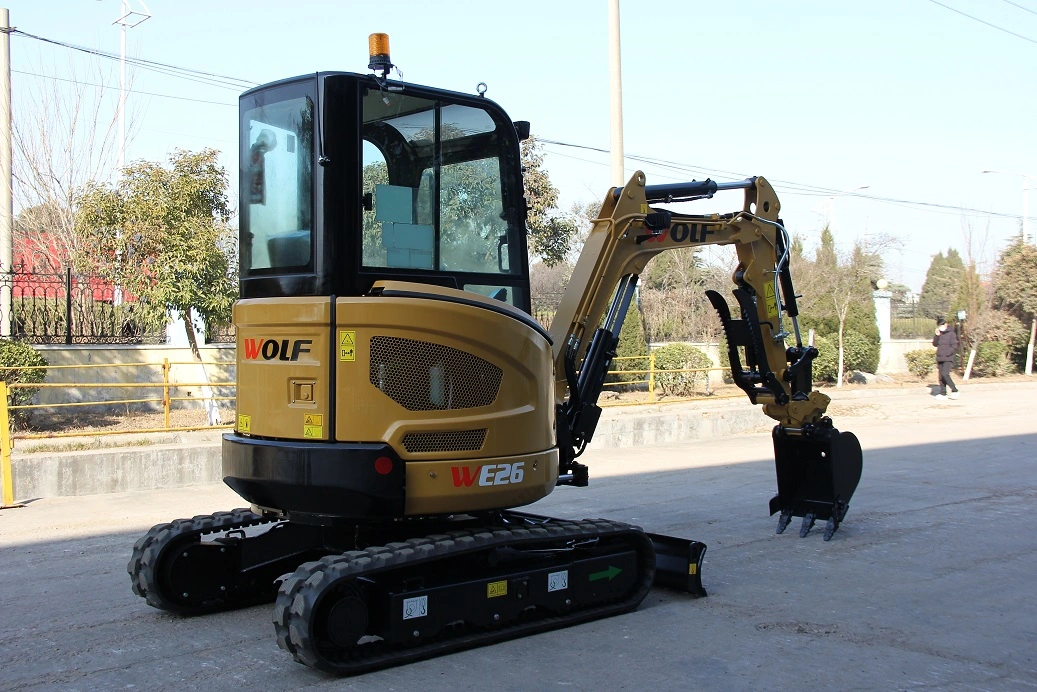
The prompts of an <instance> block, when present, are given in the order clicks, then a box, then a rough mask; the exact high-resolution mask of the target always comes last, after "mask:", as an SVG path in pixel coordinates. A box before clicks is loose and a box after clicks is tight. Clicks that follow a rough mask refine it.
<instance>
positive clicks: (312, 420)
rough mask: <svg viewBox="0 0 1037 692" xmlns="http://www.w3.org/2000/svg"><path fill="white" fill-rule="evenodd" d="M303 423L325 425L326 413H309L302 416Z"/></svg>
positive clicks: (306, 424)
mask: <svg viewBox="0 0 1037 692" xmlns="http://www.w3.org/2000/svg"><path fill="white" fill-rule="evenodd" d="M302 424H303V425H305V426H310V425H316V426H321V425H324V415H323V414H320V413H307V414H306V415H304V416H303V417H302Z"/></svg>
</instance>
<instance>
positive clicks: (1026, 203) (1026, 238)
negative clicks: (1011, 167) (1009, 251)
mask: <svg viewBox="0 0 1037 692" xmlns="http://www.w3.org/2000/svg"><path fill="white" fill-rule="evenodd" d="M983 172H984V173H1000V174H1001V175H1017V176H1019V177H1020V178H1022V179H1023V244H1024V245H1025V244H1026V243H1028V242H1030V234H1029V233H1028V231H1027V229H1028V227H1029V224H1028V222H1027V220H1026V217H1027V216H1029V215H1030V196H1029V195H1027V194H1026V193H1027V192H1029V191H1030V190H1033V189H1034V188H1032V187H1030V186H1029V181H1030V178H1033V177H1034V176H1032V175H1030V174H1029V173H1013V172H1012V171H994V170H987V171H983Z"/></svg>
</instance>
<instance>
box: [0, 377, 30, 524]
mask: <svg viewBox="0 0 1037 692" xmlns="http://www.w3.org/2000/svg"><path fill="white" fill-rule="evenodd" d="M7 392H8V389H7V382H6V381H0V475H2V476H3V500H4V503H3V505H0V509H12V508H14V507H23V506H24V505H18V504H15V502H14V479H13V478H12V477H11V442H12V441H11V420H10V418H8V412H7Z"/></svg>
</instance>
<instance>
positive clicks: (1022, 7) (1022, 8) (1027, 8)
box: [1001, 0, 1037, 14]
mask: <svg viewBox="0 0 1037 692" xmlns="http://www.w3.org/2000/svg"><path fill="white" fill-rule="evenodd" d="M1001 1H1002V2H1007V3H1008V4H1009V5H1011V6H1012V7H1018V8H1019V9H1020V10H1022V11H1024V12H1029V13H1030V14H1037V10H1031V9H1030V8H1029V7H1025V6H1023V5H1020V4H1019V3H1017V2H1012V0H1001Z"/></svg>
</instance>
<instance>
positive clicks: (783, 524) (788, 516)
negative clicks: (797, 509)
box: [774, 509, 792, 534]
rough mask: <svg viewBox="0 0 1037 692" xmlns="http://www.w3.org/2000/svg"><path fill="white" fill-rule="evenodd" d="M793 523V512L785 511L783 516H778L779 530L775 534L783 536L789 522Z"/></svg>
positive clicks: (782, 511)
mask: <svg viewBox="0 0 1037 692" xmlns="http://www.w3.org/2000/svg"><path fill="white" fill-rule="evenodd" d="M791 521H792V510H791V509H783V510H781V514H779V515H778V528H777V530H776V531H775V532H774V533H777V534H782V533H785V529H787V528H788V527H789V522H791Z"/></svg>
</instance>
